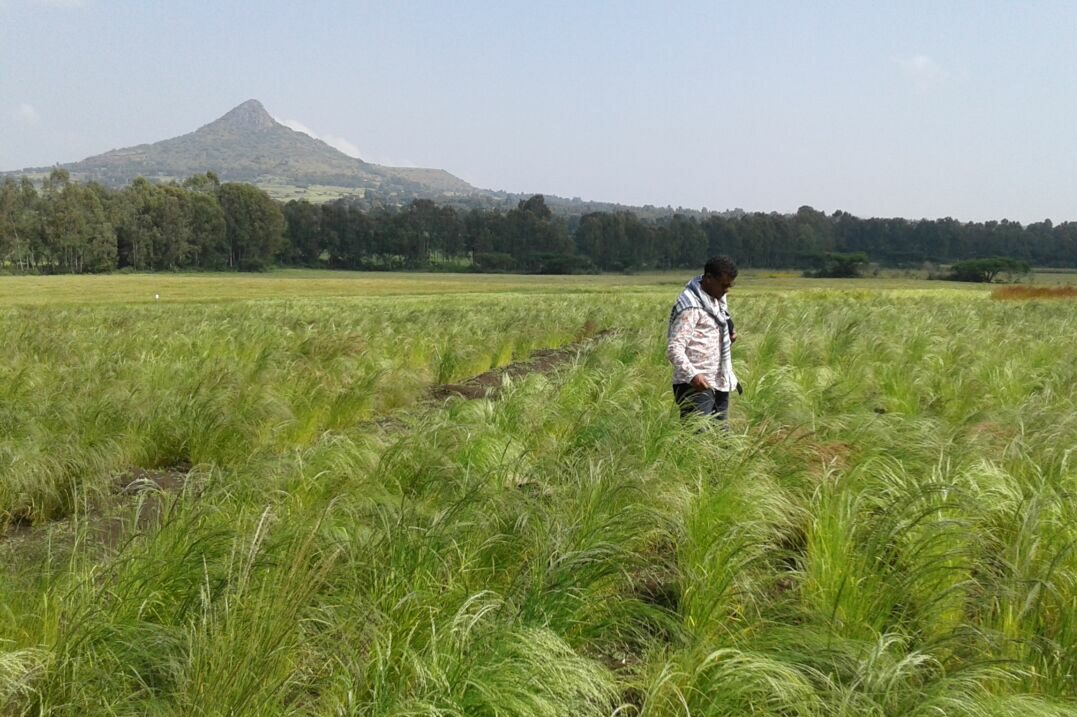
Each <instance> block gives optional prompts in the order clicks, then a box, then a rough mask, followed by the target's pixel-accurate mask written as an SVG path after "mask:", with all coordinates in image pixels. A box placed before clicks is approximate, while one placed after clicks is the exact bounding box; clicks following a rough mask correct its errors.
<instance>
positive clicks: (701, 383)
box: [692, 373, 711, 393]
mask: <svg viewBox="0 0 1077 717" xmlns="http://www.w3.org/2000/svg"><path fill="white" fill-rule="evenodd" d="M692 388H694V389H695V390H697V391H699V392H700V393H702V392H703V391H709V390H710V388H711V385H710V383H709V382H708V381H707V378H706V377H705V376H704V375H703V374H701V373H700V374H696V375H695V376H693V377H692Z"/></svg>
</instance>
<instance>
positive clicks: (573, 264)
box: [526, 252, 598, 274]
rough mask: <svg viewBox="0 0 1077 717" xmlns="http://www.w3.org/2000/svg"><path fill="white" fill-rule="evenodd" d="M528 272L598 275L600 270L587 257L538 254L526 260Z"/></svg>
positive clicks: (530, 255) (531, 255) (529, 256)
mask: <svg viewBox="0 0 1077 717" xmlns="http://www.w3.org/2000/svg"><path fill="white" fill-rule="evenodd" d="M526 266H527V270H528V271H531V272H533V273H535V274H597V273H598V269H597V268H596V267H595V265H594V262H592V261H591V260H590V259H589V258H588V257H586V256H580V255H579V254H555V253H545V252H536V253H533V254H529V255H528V256H527V259H526Z"/></svg>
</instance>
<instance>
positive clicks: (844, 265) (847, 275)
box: [804, 252, 878, 279]
mask: <svg viewBox="0 0 1077 717" xmlns="http://www.w3.org/2000/svg"><path fill="white" fill-rule="evenodd" d="M821 262H822V266H821V267H819V268H818V269H816V270H814V271H806V272H804V276H807V277H811V278H815V279H855V278H856V277H858V276H861V274H862V272H863V270H864V268H865V267H866V266H867V265H868V255H867V254H865V253H864V252H855V253H852V254H839V253H837V252H830V253H827V254H824V255H823V256H822V257H821ZM877 273H878V272H876V274H877Z"/></svg>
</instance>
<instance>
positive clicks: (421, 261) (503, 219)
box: [0, 170, 1077, 273]
mask: <svg viewBox="0 0 1077 717" xmlns="http://www.w3.org/2000/svg"><path fill="white" fill-rule="evenodd" d="M714 254H728V255H730V256H732V257H733V258H734V259H736V260H737V262H738V263H739V264H740V265H742V266H746V267H788V268H801V269H806V270H812V269H815V270H819V269H821V268H823V267H825V266H827V265H828V262H829V263H830V265H833V262H834V257H835V256H839V257H840V255H842V254H849V255H855V256H857V257H860V256H862V257H864V258H865V259H868V258H869V259H870V260H871V261H873V262H876V263H878V264H881V265H884V266H919V265H922V264H923V263H925V262H932V263H949V262H957V261H962V260H969V259H978V258H983V257H1010V258H1012V259H1014V260H1016V261H1021V262H1026V263H1028V264H1032V265H1036V266H1077V223H1075V222H1065V223H1061V224H1058V225H1054V224H1052V222H1051V221H1050V220H1045V221H1042V222H1037V223H1033V224H1029V225H1028V226H1023V225H1021V224H1020V223H1018V222H1011V221H1007V220H1002V221H988V222H969V223H963V222H959V221H957V220H954V219H950V218H946V219H937V220H919V221H911V220H907V219H900V218H895V219H861V218H858V217H855V216H853V215H851V214H849V213H847V212H842V211H837V212H834V213H833V214H831V215H827V214H825V213H824V212H821V211H817V210H815V209H813V208H811V207H807V206H805V207H801V208H800V209H799V210H798V211H797V212H796V213H795V214H793V215H783V214H778V213H769V214H765V213H738V214H736V215H720V214H710V215H708V216H706V217H705V218H702V219H699V218H697V217H694V216H686V215H682V214H672V215H670V216H665V217H659V218H657V219H641V218H640V217H638V216H636V215H635V214H634V213H632V212H630V211H619V212H590V213H587V214H583V215H582V216H562V215H558V214H555V213H554V212H553V211H551V209H550V208H549V207H548V206H547V204H546V202H545V199H544V198H543V196H542V195H535V196H533V197H530V198H528V199H524V200H520V201H519V203H518V205H517V206H516V207H515V208H512V209H509V210H508V211H502V210H499V209H478V208H473V209H470V210H459V209H457V208H454V207H452V206H447V205H442V204H437V203H435V202H433V201H431V200H429V199H416V200H414V201H412V202H411V203H410V204H408V205H406V206H404V207H399V208H396V207H383V208H375V209H370V208H369V207H363V206H362V205H360V204H359V203H357V202H355V201H348V200H338V201H335V202H330V203H326V204H311V203H310V202H307V201H290V202H288V203H286V204H281V203H279V202H276V201H274V200H273V199H271V198H270V197H269V196H268V195H267V194H266V193H265V192H263V191H262V190H260V189H258V188H257V187H255V186H253V185H249V184H239V183H221V182H220V181H219V180H218V179H217V177H216V176H215V175H214V174H213V173H207V174H205V175H198V176H195V177H191V178H190V179H188V180H186V181H184V182H183V183H180V184H176V183H171V184H156V183H153V182H150V181H147V180H145V179H137V180H135V181H134V182H132V183H131V184H130V185H128V186H126V187H124V188H122V189H119V190H112V189H108V188H106V187H103V186H102V185H99V184H95V183H86V184H82V183H78V182H74V181H72V180H71V179H70V177H69V176H68V174H67V173H66V172H65V171H63V170H55V171H53V172H52V173H51V175H49V177H47V178H46V179H45V180H44V181H43V182H42V184H41V185H40V188H38V186H36V185H35V184H34V183H33V182H32V181H30V180H29V179H27V178H22V179H21V180H19V181H15V180H13V179H7V180H5V181H4V182H3V183H2V184H0V270H2V271H6V272H9V273H10V272H14V273H93V272H108V271H115V270H125V269H129V270H135V271H164V270H184V269H209V270H240V271H243V270H261V269H265V268H269V267H271V266H306V267H326V268H339V269H374V270H424V269H441V270H461V271H524V272H540V273H574V272H588V271H633V270H645V269H672V268H682V267H690V268H695V267H698V266H701V265H702V264H703V263H704V261H705V260H706V259H707V257H709V256H712V255H714Z"/></svg>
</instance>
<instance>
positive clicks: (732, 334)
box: [729, 331, 737, 343]
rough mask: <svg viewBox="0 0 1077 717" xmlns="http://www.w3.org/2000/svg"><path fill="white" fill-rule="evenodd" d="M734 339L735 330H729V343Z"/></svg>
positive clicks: (735, 338) (735, 335) (735, 336)
mask: <svg viewBox="0 0 1077 717" xmlns="http://www.w3.org/2000/svg"><path fill="white" fill-rule="evenodd" d="M736 340H737V332H736V331H730V332H729V343H733V342H734V341H736Z"/></svg>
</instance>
